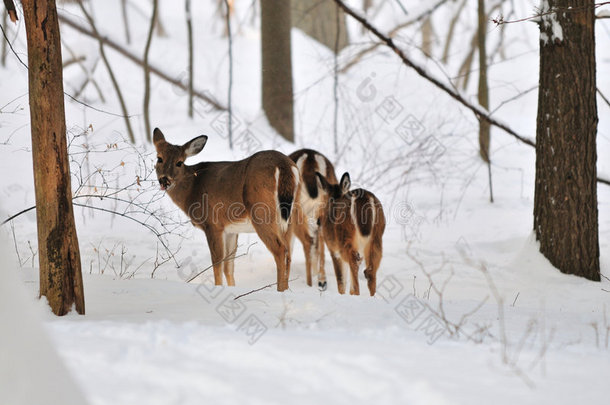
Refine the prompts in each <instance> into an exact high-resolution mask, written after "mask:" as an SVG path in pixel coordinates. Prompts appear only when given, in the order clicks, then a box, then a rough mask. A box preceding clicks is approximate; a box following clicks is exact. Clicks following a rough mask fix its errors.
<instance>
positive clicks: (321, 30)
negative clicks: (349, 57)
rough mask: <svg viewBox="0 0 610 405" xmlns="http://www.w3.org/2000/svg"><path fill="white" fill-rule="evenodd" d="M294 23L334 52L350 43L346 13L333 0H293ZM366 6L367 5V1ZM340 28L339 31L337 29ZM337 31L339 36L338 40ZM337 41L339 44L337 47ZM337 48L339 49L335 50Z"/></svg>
mask: <svg viewBox="0 0 610 405" xmlns="http://www.w3.org/2000/svg"><path fill="white" fill-rule="evenodd" d="M290 3H291V5H292V9H291V13H292V25H293V26H294V27H295V28H298V29H300V30H301V31H303V32H304V33H305V34H307V35H308V36H310V37H311V38H313V39H315V40H316V41H318V42H319V43H321V44H322V45H324V46H326V47H327V48H328V49H330V50H331V51H333V52H340V51H341V50H342V49H343V48H345V47H346V46H347V45H348V44H349V39H348V35H347V26H346V24H345V13H344V12H343V10H339V19H338V21H337V18H336V13H337V11H336V7H337V5H336V4H334V3H333V1H332V0H291V1H290ZM364 6H367V4H366V2H365V4H364ZM337 30H338V31H337ZM337 32H339V38H338V40H337V38H336V37H337ZM335 42H337V43H338V46H337V47H335ZM335 49H337V50H335Z"/></svg>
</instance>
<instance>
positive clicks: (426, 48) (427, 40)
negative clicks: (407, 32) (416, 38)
mask: <svg viewBox="0 0 610 405" xmlns="http://www.w3.org/2000/svg"><path fill="white" fill-rule="evenodd" d="M433 44H434V27H432V16H428V18H426V19H425V20H424V22H423V23H422V25H421V50H422V52H423V54H424V55H426V56H427V57H430V56H432V45H433Z"/></svg>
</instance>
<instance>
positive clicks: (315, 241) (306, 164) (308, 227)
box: [288, 149, 337, 291]
mask: <svg viewBox="0 0 610 405" xmlns="http://www.w3.org/2000/svg"><path fill="white" fill-rule="evenodd" d="M288 157H290V158H291V159H292V160H293V161H294V162H295V163H296V165H297V167H298V168H299V172H300V173H301V178H302V186H301V196H300V204H299V208H300V209H299V210H298V211H297V214H296V215H297V218H298V220H295V225H294V234H295V235H296V237H297V238H299V240H300V241H301V244H302V245H303V251H304V253H305V268H306V271H307V285H309V286H311V284H312V269H313V268H316V267H317V271H318V288H319V289H320V290H322V291H324V290H326V286H327V283H326V272H325V271H324V240H323V238H322V232H321V231H320V217H321V215H322V211H323V208H324V203H325V199H324V197H323V190H320V191H319V190H318V181H317V180H316V172H319V173H323V174H324V177H325V178H326V180H327V181H328V182H329V183H330V184H337V177H336V176H335V168H334V167H333V164H332V163H331V162H330V161H329V160H328V159H327V158H326V157H325V156H324V155H322V154H321V153H320V152H317V151H315V150H312V149H299V150H297V151H295V152H293V153H291V154H290V155H288Z"/></svg>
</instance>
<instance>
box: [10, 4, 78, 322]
mask: <svg viewBox="0 0 610 405" xmlns="http://www.w3.org/2000/svg"><path fill="white" fill-rule="evenodd" d="M22 4H23V13H24V19H25V28H26V35H27V43H28V66H29V72H28V77H29V100H30V122H31V128H32V160H33V162H34V186H35V193H36V207H37V209H36V222H37V226H38V256H39V263H40V296H41V297H42V296H44V297H46V298H47V300H48V302H49V305H50V306H51V309H52V311H53V313H55V314H56V315H65V314H67V313H68V312H70V310H71V309H72V307H73V306H75V308H76V311H77V312H78V313H79V314H84V313H85V298H84V293H83V280H82V274H81V262H80V252H79V247H78V239H77V235H76V226H75V223H74V211H73V207H72V189H71V185H70V166H69V163H68V148H67V142H66V121H65V112H64V91H63V75H62V66H61V63H62V62H61V61H62V59H61V42H60V37H59V24H58V21H57V9H56V5H55V0H23V1H22Z"/></svg>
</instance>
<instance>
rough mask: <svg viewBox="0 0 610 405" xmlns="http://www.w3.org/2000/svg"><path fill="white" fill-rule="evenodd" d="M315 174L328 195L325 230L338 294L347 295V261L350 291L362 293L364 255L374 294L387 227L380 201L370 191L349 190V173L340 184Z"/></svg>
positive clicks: (369, 283) (324, 221)
mask: <svg viewBox="0 0 610 405" xmlns="http://www.w3.org/2000/svg"><path fill="white" fill-rule="evenodd" d="M316 177H317V179H318V182H319V186H320V188H321V189H323V190H324V192H325V196H326V205H325V209H324V214H323V216H322V220H321V224H322V232H323V235H324V241H325V242H326V246H327V247H328V250H330V253H331V256H332V259H333V266H334V268H335V275H336V277H337V286H338V289H339V293H340V294H345V284H346V278H347V277H346V273H345V271H344V268H345V266H344V263H347V264H348V266H349V269H350V274H351V283H350V294H352V295H359V294H360V285H359V282H358V269H359V267H360V264H361V263H362V260H363V258H364V261H365V263H366V269H365V270H364V277H365V278H366V280H367V284H368V288H369V293H370V294H371V296H373V295H375V290H376V288H377V269H378V268H379V263H380V262H381V256H382V237H383V232H384V230H385V216H384V215H383V208H382V206H381V203H380V202H379V200H378V199H377V197H375V196H374V195H373V193H371V192H369V191H366V190H363V189H356V190H351V191H350V186H351V181H350V178H349V174H348V173H345V174H344V175H343V176H342V177H341V181H340V182H339V184H331V183H330V182H329V181H328V180H327V179H326V178H325V177H324V176H323V175H321V174H320V173H316Z"/></svg>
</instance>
